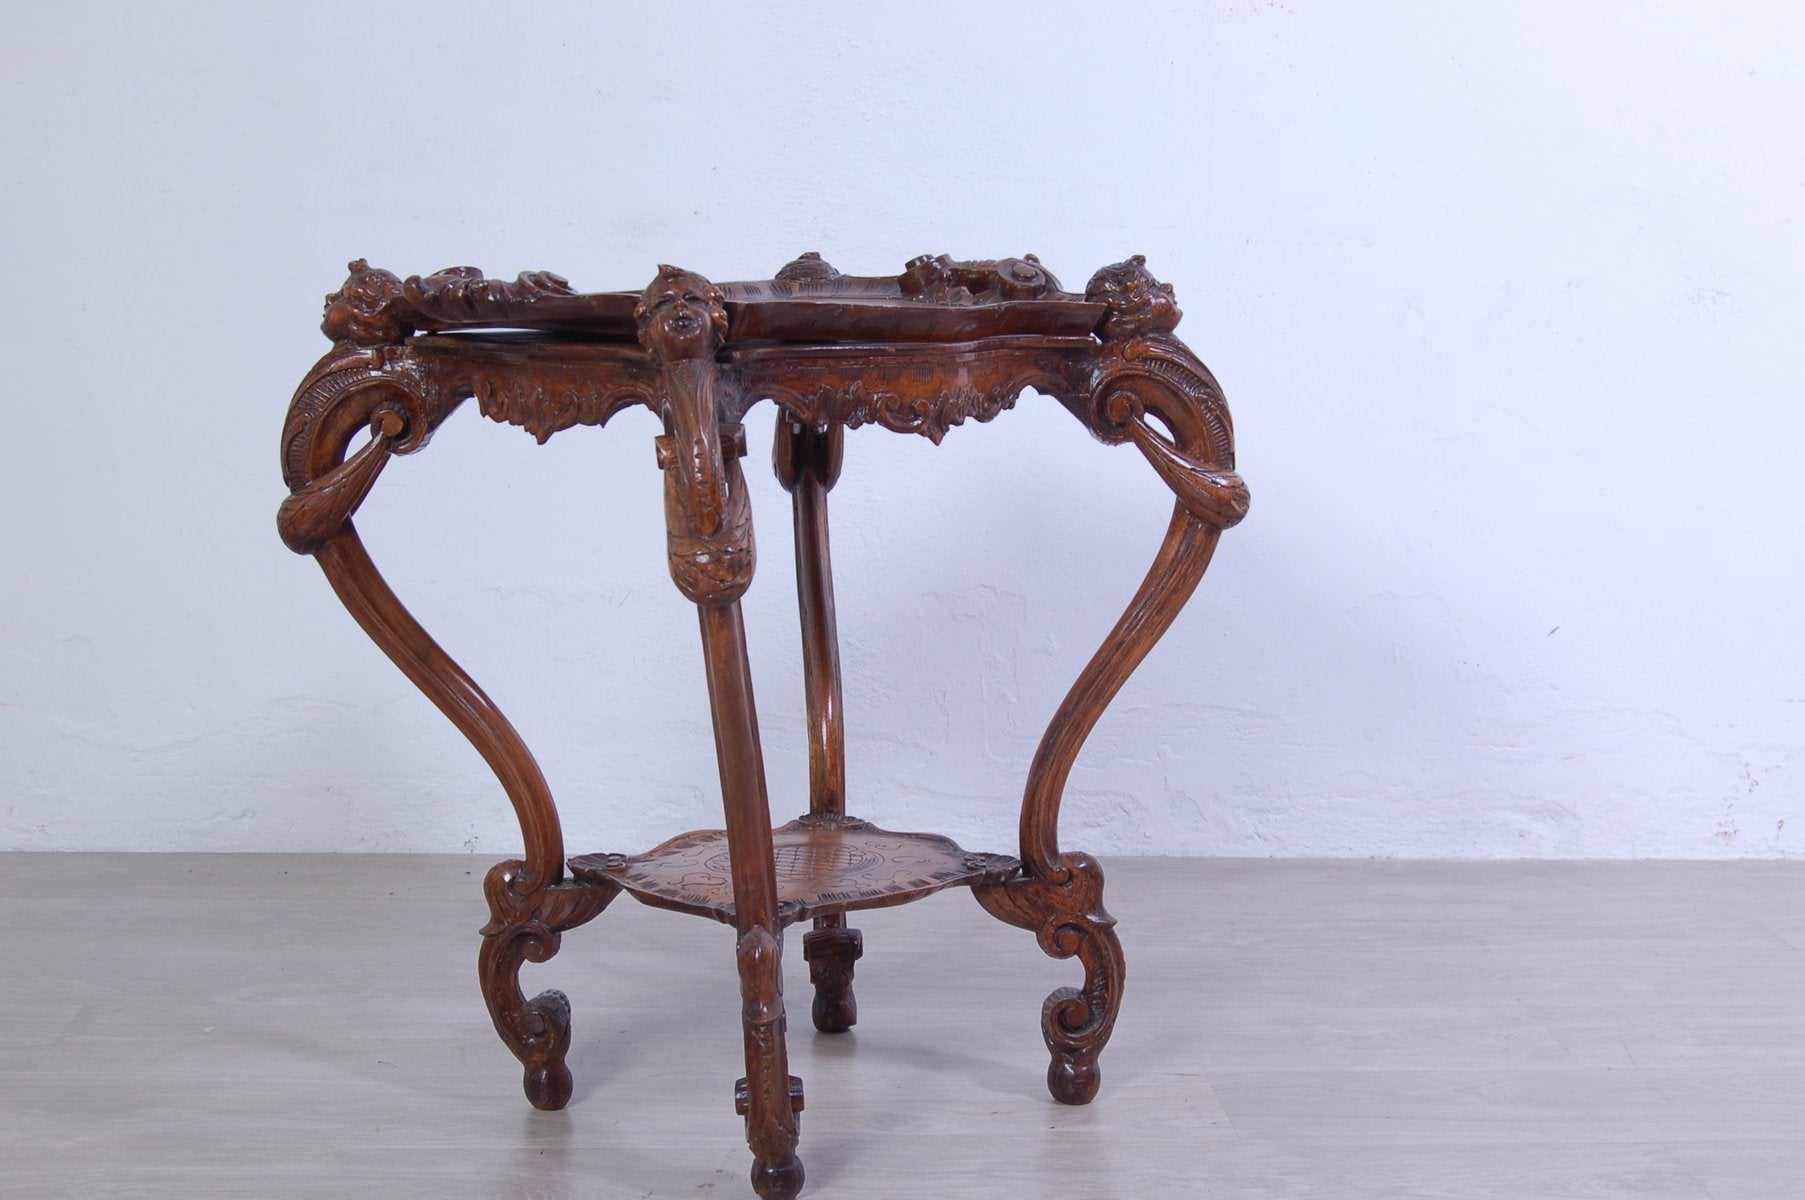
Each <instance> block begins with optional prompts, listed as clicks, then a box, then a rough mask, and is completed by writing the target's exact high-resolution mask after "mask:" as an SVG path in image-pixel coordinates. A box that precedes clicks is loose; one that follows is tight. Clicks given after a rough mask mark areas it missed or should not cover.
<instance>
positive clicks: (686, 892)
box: [570, 816, 1021, 925]
mask: <svg viewBox="0 0 1805 1200" xmlns="http://www.w3.org/2000/svg"><path fill="white" fill-rule="evenodd" d="M771 837H772V841H773V842H774V843H775V846H774V855H773V857H774V859H775V863H776V868H777V901H778V910H779V915H780V916H781V918H782V919H783V922H784V924H786V925H787V924H790V923H791V922H793V921H801V920H805V919H807V918H809V917H821V916H827V915H829V914H831V913H840V912H851V911H853V910H855V909H861V908H884V907H886V906H888V905H892V904H906V903H907V902H909V901H910V900H917V899H919V898H921V897H922V896H926V895H928V894H930V893H932V892H937V891H940V890H941V889H942V888H949V887H969V886H971V885H972V884H975V883H986V882H997V881H1000V880H1003V879H1008V878H1009V877H1011V876H1012V875H1014V874H1016V873H1017V872H1018V871H1020V870H1021V862H1020V860H1018V859H1014V858H1010V857H1009V856H1008V855H1004V854H974V853H969V852H967V851H965V850H962V849H960V848H959V846H958V844H957V843H955V842H954V841H953V840H952V839H951V838H945V837H941V836H940V835H939V834H936V833H891V832H890V831H889V830H886V829H879V828H878V827H877V826H875V825H872V824H871V823H870V822H868V821H861V820H859V819H857V818H856V817H835V816H807V817H801V818H799V819H797V820H794V821H791V822H790V823H789V824H788V825H782V826H779V827H778V828H777V829H775V830H773V831H772V834H771ZM570 873H571V875H572V876H574V877H575V878H576V879H578V880H579V881H581V882H584V883H610V884H614V885H616V886H619V887H621V888H623V889H625V890H626V891H628V892H631V893H632V894H633V897H634V898H635V899H637V900H638V901H640V902H641V903H642V904H650V905H654V906H656V907H658V908H670V909H675V910H676V911H678V912H687V913H695V914H696V915H698V916H704V917H713V918H714V919H715V920H717V921H724V922H726V923H728V924H732V923H733V920H734V909H733V866H732V858H731V856H730V855H729V853H728V850H727V834H726V833H725V832H724V831H723V830H719V829H701V830H697V831H696V832H694V833H685V834H680V835H679V836H677V837H674V838H672V839H671V840H670V841H668V842H665V843H664V844H663V845H661V846H657V847H655V848H654V849H651V850H648V851H646V852H645V853H644V854H635V855H625V854H584V855H580V856H578V857H576V858H573V859H571V860H570Z"/></svg>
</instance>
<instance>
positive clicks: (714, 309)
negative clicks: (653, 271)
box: [633, 267, 727, 359]
mask: <svg viewBox="0 0 1805 1200" xmlns="http://www.w3.org/2000/svg"><path fill="white" fill-rule="evenodd" d="M722 299H723V297H722V295H721V289H720V288H718V287H716V286H715V285H714V284H712V283H710V282H708V280H706V279H704V278H702V276H700V275H698V274H696V273H695V272H694V271H682V270H679V269H677V268H676V267H659V268H658V278H656V279H654V280H652V283H651V286H650V287H648V288H646V290H645V295H644V296H642V297H641V298H640V301H639V304H638V305H637V306H635V308H634V309H633V316H634V319H635V320H637V321H638V322H639V340H640V341H641V342H642V343H644V344H645V346H646V347H647V348H648V349H651V350H654V351H656V352H657V353H658V354H660V355H661V356H662V357H664V358H666V359H677V358H700V357H703V356H704V355H709V354H713V353H714V351H715V350H716V349H717V348H718V347H719V346H720V344H721V342H722V341H723V340H725V339H726V337H727V309H726V308H725V307H724V306H723V304H722Z"/></svg>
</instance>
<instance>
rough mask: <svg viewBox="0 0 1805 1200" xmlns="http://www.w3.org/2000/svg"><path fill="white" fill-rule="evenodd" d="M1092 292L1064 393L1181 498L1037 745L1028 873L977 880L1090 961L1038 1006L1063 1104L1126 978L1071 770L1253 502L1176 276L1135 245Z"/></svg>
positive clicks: (1083, 1098) (985, 892) (1024, 829)
mask: <svg viewBox="0 0 1805 1200" xmlns="http://www.w3.org/2000/svg"><path fill="white" fill-rule="evenodd" d="M1085 298H1086V299H1088V300H1093V301H1098V302H1101V303H1103V304H1106V305H1107V306H1108V309H1107V314H1106V316H1105V318H1104V321H1103V325H1102V328H1101V330H1100V336H1101V339H1102V345H1101V349H1100V353H1099V355H1098V361H1097V366H1096V369H1095V371H1094V373H1093V375H1092V378H1091V380H1090V384H1089V386H1088V387H1087V388H1084V389H1082V390H1081V391H1077V392H1074V393H1073V394H1071V395H1062V396H1061V397H1060V399H1061V400H1062V402H1064V403H1065V404H1066V406H1067V407H1068V408H1070V409H1071V410H1072V412H1073V413H1074V414H1075V415H1077V416H1078V418H1079V419H1080V420H1082V421H1084V423H1085V424H1086V425H1087V426H1089V428H1090V429H1091V431H1092V432H1093V433H1094V434H1096V435H1097V436H1098V437H1099V438H1101V439H1102V440H1104V441H1106V442H1112V443H1120V442H1132V443H1133V444H1134V445H1135V447H1136V448H1138V449H1139V450H1140V451H1141V453H1142V454H1143V455H1144V456H1146V458H1147V460H1148V462H1149V463H1150V464H1151V465H1152V466H1153V468H1154V470H1155V471H1156V472H1158V474H1159V476H1160V478H1162V479H1163V480H1165V481H1166V484H1167V485H1168V486H1169V487H1170V488H1171V489H1172V491H1173V494H1174V496H1175V497H1176V500H1177V503H1176V504H1175V505H1174V507H1173V512H1172V521H1171V524H1170V525H1169V526H1168V528H1167V530H1166V538H1165V541H1164V542H1163V543H1162V544H1161V545H1160V549H1159V554H1158V556H1157V557H1156V558H1155V560H1154V563H1153V566H1152V568H1151V569H1150V570H1149V571H1148V572H1147V577H1146V579H1144V580H1143V581H1142V583H1141V586H1140V589H1139V590H1138V591H1137V592H1136V593H1135V595H1134V598H1133V599H1132V600H1131V601H1130V602H1129V604H1128V608H1127V610H1126V611H1125V612H1124V613H1123V614H1122V617H1121V619H1120V620H1119V621H1117V622H1116V625H1115V628H1114V629H1112V630H1111V631H1110V633H1109V636H1108V637H1107V638H1105V639H1104V642H1103V645H1102V646H1101V647H1100V648H1099V649H1098V650H1097V653H1096V654H1095V655H1094V656H1093V657H1092V658H1091V661H1090V663H1089V664H1088V665H1087V666H1086V667H1085V668H1084V671H1083V673H1082V674H1080V675H1079V677H1078V680H1077V682H1076V683H1074V684H1073V685H1072V689H1071V691H1070V692H1068V693H1067V694H1066V697H1065V700H1064V701H1063V702H1062V703H1061V704H1060V706H1059V709H1058V711H1057V712H1055V713H1054V714H1053V720H1052V721H1051V723H1050V724H1049V725H1048V726H1047V731H1046V734H1045V735H1044V736H1043V737H1042V738H1041V742H1040V747H1039V748H1038V749H1037V750H1036V751H1035V755H1034V762H1033V765H1032V766H1031V767H1030V768H1029V772H1028V783H1027V787H1026V789H1025V791H1024V794H1023V798H1022V820H1021V857H1022V874H1021V875H1019V876H1017V877H1016V878H1014V879H1011V880H1007V881H1005V882H1002V883H996V884H983V885H979V886H978V887H976V888H974V889H973V891H974V893H975V894H976V896H977V898H978V902H979V903H980V904H982V905H983V906H984V908H985V909H986V910H987V911H989V912H990V913H991V914H992V915H994V916H996V917H997V918H999V919H1000V920H1003V921H1006V922H1008V923H1009V924H1011V925H1015V926H1018V927H1020V928H1023V929H1029V930H1032V931H1034V933H1035V934H1036V936H1037V937H1038V939H1039V941H1040V945H1041V948H1042V949H1043V950H1045V951H1046V952H1047V953H1048V954H1050V955H1052V956H1054V957H1055V958H1072V957H1076V958H1077V959H1078V960H1079V962H1080V963H1081V964H1083V966H1084V986H1083V987H1082V988H1069V987H1068V988H1060V989H1059V990H1058V991H1056V992H1054V993H1053V994H1052V995H1051V996H1049V997H1047V1001H1046V1004H1045V1005H1044V1006H1043V1008H1042V1010H1041V1032H1042V1034H1043V1036H1044V1037H1045V1039H1046V1043H1047V1048H1048V1049H1049V1050H1050V1051H1051V1052H1052V1064H1051V1066H1050V1067H1049V1068H1048V1071H1047V1087H1048V1090H1049V1091H1051V1092H1052V1094H1053V1098H1054V1099H1056V1100H1059V1101H1061V1102H1062V1103H1065V1104H1085V1103H1088V1102H1089V1101H1090V1100H1091V1099H1092V1098H1093V1097H1094V1096H1096V1094H1097V1088H1098V1086H1099V1084H1100V1082H1101V1076H1100V1074H1099V1070H1098V1066H1097V1059H1098V1056H1099V1055H1100V1054H1101V1053H1102V1050H1103V1047H1104V1045H1105V1044H1106V1043H1107V1042H1108V1041H1109V1035H1110V1033H1111V1031H1112V1030H1113V1029H1114V1028H1115V1022H1116V1012H1117V1010H1118V1008H1119V1007H1120V1005H1121V999H1122V985H1123V979H1124V977H1125V975H1126V968H1125V964H1124V961H1123V957H1122V947H1121V943H1120V941H1119V940H1118V939H1117V937H1116V933H1115V920H1114V918H1112V917H1111V916H1110V915H1109V911H1108V910H1107V909H1105V908H1104V907H1103V870H1102V867H1101V866H1099V865H1098V863H1097V861H1096V860H1095V859H1093V858H1091V857H1090V856H1089V855H1086V854H1078V853H1061V852H1060V849H1059V805H1060V800H1061V798H1062V797H1063V796H1064V793H1065V785H1066V780H1067V778H1068V777H1069V775H1070V774H1071V769H1072V764H1073V762H1074V761H1076V759H1077V757H1078V751H1079V750H1080V749H1081V748H1082V747H1083V745H1084V742H1085V739H1086V738H1088V737H1089V736H1090V732H1091V730H1092V729H1093V728H1095V727H1096V724H1097V721H1098V719H1099V718H1100V717H1101V716H1102V715H1103V711H1104V710H1105V709H1106V708H1107V707H1108V706H1109V703H1110V701H1111V700H1113V699H1114V698H1115V695H1116V693H1117V692H1118V691H1120V690H1121V687H1122V685H1123V684H1124V683H1126V682H1127V680H1128V677H1129V676H1130V675H1132V674H1133V673H1134V670H1135V668H1136V667H1138V666H1139V665H1140V664H1141V661H1142V660H1143V659H1145V658H1146V656H1147V654H1148V652H1149V651H1151V650H1152V649H1153V646H1154V644H1155V643H1156V642H1158V641H1159V639H1160V637H1161V636H1162V635H1163V634H1164V633H1165V632H1166V630H1167V629H1168V628H1170V627H1171V624H1172V621H1173V620H1174V618H1176V617H1177V616H1178V613H1179V610H1180V609H1182V608H1183V607H1184V605H1185V601H1186V600H1188V599H1189V598H1190V596H1191V593H1192V592H1193V591H1194V590H1195V589H1196V587H1197V584H1198V581H1199V580H1201V579H1202V578H1203V573H1204V571H1205V569H1206V568H1208V566H1209V562H1210V556H1211V554H1213V553H1214V551H1215V548H1216V541H1217V539H1218V538H1219V537H1220V535H1221V532H1222V530H1224V529H1226V528H1228V527H1230V526H1232V525H1234V524H1236V523H1237V522H1239V521H1240V520H1241V518H1242V517H1243V516H1245V515H1246V513H1247V487H1246V485H1245V484H1244V483H1243V482H1242V481H1241V477H1240V476H1239V475H1237V474H1236V473H1235V469H1234V468H1235V457H1234V431H1233V426H1232V424H1231V422H1230V419H1229V413H1228V408H1227V405H1226V404H1225V403H1224V402H1223V399H1222V392H1221V389H1220V388H1219V387H1218V386H1217V384H1216V381H1215V378H1214V377H1213V376H1211V374H1210V372H1209V370H1208V368H1206V367H1205V366H1204V365H1203V364H1202V363H1201V362H1199V361H1198V360H1197V358H1196V357H1195V356H1194V355H1192V353H1191V352H1190V350H1189V349H1187V348H1186V347H1185V345H1184V343H1182V342H1180V341H1179V340H1178V339H1177V338H1176V337H1173V336H1172V330H1173V329H1174V328H1176V327H1177V325H1178V319H1179V311H1178V305H1177V303H1176V301H1175V300H1174V298H1173V295H1172V289H1171V287H1170V286H1169V285H1167V284H1163V283H1160V282H1159V281H1158V280H1156V279H1154V278H1153V276H1152V275H1151V274H1149V273H1148V271H1147V269H1146V266H1145V263H1144V260H1143V259H1142V258H1140V256H1138V255H1137V256H1136V257H1134V258H1131V259H1129V260H1128V261H1127V262H1124V263H1118V264H1116V265H1115V266H1112V267H1105V268H1104V269H1103V270H1101V271H1099V272H1097V274H1096V275H1095V276H1094V277H1093V278H1092V279H1091V282H1090V286H1089V287H1088V288H1086V290H1085ZM1149 418H1152V420H1150V419H1149ZM1155 422H1158V423H1162V424H1163V425H1164V426H1165V429H1166V430H1167V431H1169V435H1168V433H1163V432H1161V431H1160V430H1159V429H1158V428H1156V426H1155Z"/></svg>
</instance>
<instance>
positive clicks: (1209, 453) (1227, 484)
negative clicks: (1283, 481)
mask: <svg viewBox="0 0 1805 1200" xmlns="http://www.w3.org/2000/svg"><path fill="white" fill-rule="evenodd" d="M1084 296H1085V299H1087V300H1093V301H1099V302H1102V303H1104V304H1106V305H1108V307H1109V311H1108V314H1107V315H1106V316H1105V317H1104V319H1103V326H1102V329H1101V334H1102V338H1103V344H1104V347H1105V349H1106V350H1107V351H1109V352H1110V353H1109V354H1108V355H1107V356H1106V357H1105V358H1104V360H1103V362H1102V363H1101V364H1100V369H1099V372H1098V375H1097V378H1096V379H1095V380H1094V382H1093V389H1092V397H1091V399H1092V416H1091V426H1092V428H1093V430H1095V431H1096V433H1097V434H1098V435H1099V436H1100V437H1102V438H1103V439H1104V440H1106V441H1131V442H1133V443H1134V445H1135V447H1136V448H1137V449H1139V450H1140V451H1141V453H1142V454H1143V455H1145V456H1146V458H1147V461H1148V462H1149V463H1151V464H1152V466H1153V469H1154V470H1155V471H1157V472H1158V473H1159V476H1160V478H1161V479H1163V480H1165V482H1166V484H1167V486H1168V487H1170V488H1171V489H1172V492H1173V495H1174V496H1176V497H1177V499H1178V502H1179V504H1180V505H1181V506H1183V508H1184V509H1185V510H1186V511H1187V512H1189V513H1190V514H1191V515H1192V516H1194V517H1196V518H1197V519H1198V520H1199V521H1202V522H1203V523H1205V524H1206V525H1209V526H1211V527H1213V528H1215V529H1219V530H1220V529H1227V528H1230V527H1231V526H1234V525H1236V524H1238V523H1239V522H1240V520H1241V518H1242V517H1244V516H1246V515H1247V504H1248V494H1247V485H1246V484H1245V483H1243V482H1242V480H1241V477H1240V476H1239V475H1237V474H1236V473H1235V435H1234V424H1233V422H1232V420H1231V419H1230V417H1229V412H1228V405H1227V404H1226V403H1225V402H1224V401H1223V398H1222V389H1221V387H1220V386H1219V385H1218V384H1217V383H1216V379H1215V377H1214V376H1213V375H1211V374H1210V371H1209V368H1207V367H1205V366H1204V365H1203V363H1201V362H1199V361H1198V359H1197V357H1196V355H1194V354H1192V353H1191V351H1190V349H1189V348H1188V347H1187V346H1185V344H1184V343H1183V342H1181V341H1179V340H1178V339H1177V338H1176V337H1174V336H1173V330H1174V329H1176V328H1177V327H1178V322H1179V319H1180V318H1181V317H1182V316H1183V314H1182V313H1181V312H1180V311H1179V308H1178V302H1177V299H1176V298H1175V297H1174V295H1173V292H1172V285H1171V284H1168V283H1161V282H1160V281H1159V280H1157V279H1155V278H1154V277H1153V275H1152V273H1151V272H1149V271H1148V270H1147V266H1146V259H1145V258H1144V257H1143V256H1142V255H1139V254H1137V255H1135V256H1134V257H1133V258H1130V259H1129V260H1127V261H1126V262H1120V263H1116V264H1114V265H1113V266H1108V267H1104V268H1103V269H1102V270H1100V271H1098V272H1097V273H1096V274H1095V275H1094V276H1092V277H1091V281H1090V284H1089V285H1088V286H1087V287H1086V288H1085V292H1084ZM1150 416H1151V417H1153V418H1155V419H1156V420H1157V421H1159V422H1160V423H1161V424H1163V425H1164V426H1165V427H1166V429H1167V430H1169V431H1170V434H1171V436H1170V437H1167V436H1164V435H1162V434H1161V433H1160V432H1159V431H1158V430H1157V429H1155V428H1153V427H1152V426H1151V425H1150V424H1149V422H1148V420H1147V418H1148V417H1150Z"/></svg>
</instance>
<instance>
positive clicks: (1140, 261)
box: [1084, 254, 1182, 338]
mask: <svg viewBox="0 0 1805 1200" xmlns="http://www.w3.org/2000/svg"><path fill="white" fill-rule="evenodd" d="M1084 298H1085V299H1086V300H1090V301H1101V302H1102V303H1104V304H1107V305H1108V306H1109V315H1108V316H1107V317H1105V318H1104V322H1103V328H1104V332H1105V333H1106V334H1108V335H1109V336H1111V337H1118V338H1129V337H1138V336H1140V335H1142V334H1147V333H1170V332H1171V331H1172V330H1173V329H1174V328H1176V327H1177V325H1178V319H1179V317H1180V316H1181V315H1182V314H1181V313H1180V312H1179V311H1178V302H1177V300H1175V299H1174V298H1173V295H1172V285H1171V284H1169V283H1161V282H1160V281H1159V280H1157V279H1155V278H1154V277H1153V275H1152V273H1151V272H1150V271H1148V270H1147V260H1146V258H1145V257H1143V256H1142V255H1139V254H1137V255H1135V256H1134V257H1133V258H1131V259H1129V260H1128V261H1127V262H1119V263H1116V264H1114V265H1113V266H1108V267H1104V268H1103V269H1102V270H1101V271H1098V272H1097V273H1096V274H1095V275H1093V276H1092V277H1091V281H1090V285H1089V286H1088V287H1086V288H1085V289H1084Z"/></svg>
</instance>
